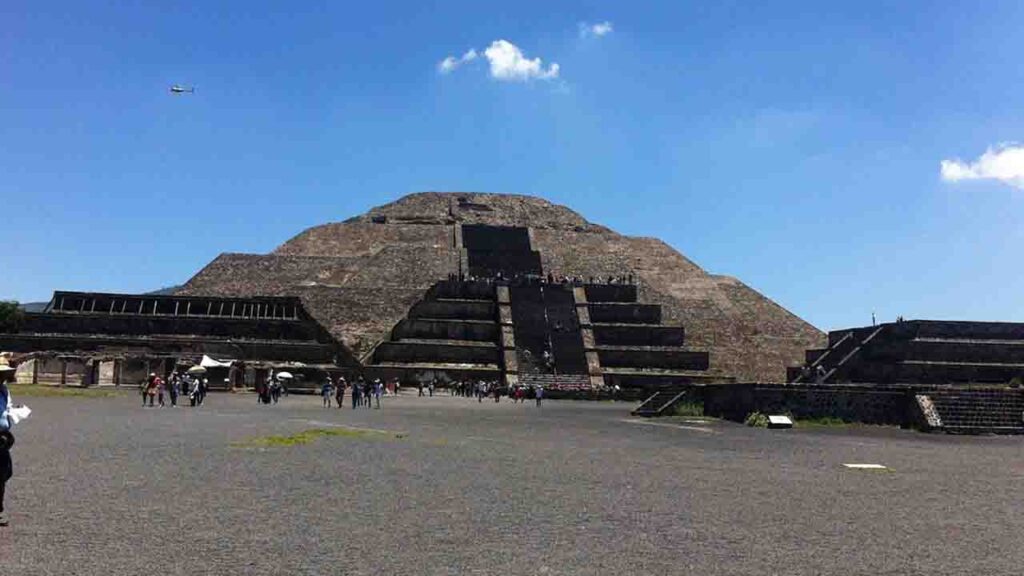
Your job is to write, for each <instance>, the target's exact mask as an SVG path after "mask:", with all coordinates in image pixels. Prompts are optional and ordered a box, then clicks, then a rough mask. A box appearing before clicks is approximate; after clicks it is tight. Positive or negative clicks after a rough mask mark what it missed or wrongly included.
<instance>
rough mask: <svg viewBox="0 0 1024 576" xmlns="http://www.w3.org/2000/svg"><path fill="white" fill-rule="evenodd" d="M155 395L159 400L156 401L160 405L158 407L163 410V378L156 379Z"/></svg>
mask: <svg viewBox="0 0 1024 576" xmlns="http://www.w3.org/2000/svg"><path fill="white" fill-rule="evenodd" d="M156 395H157V398H159V399H160V400H159V401H158V403H159V404H160V407H161V408H163V407H164V406H165V404H164V380H163V378H161V377H159V376H157V377H156Z"/></svg>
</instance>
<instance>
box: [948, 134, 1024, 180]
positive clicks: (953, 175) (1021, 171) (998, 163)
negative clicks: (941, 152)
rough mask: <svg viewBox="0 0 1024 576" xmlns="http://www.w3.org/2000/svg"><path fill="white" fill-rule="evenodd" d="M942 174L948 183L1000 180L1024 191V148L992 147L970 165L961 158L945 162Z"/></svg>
mask: <svg viewBox="0 0 1024 576" xmlns="http://www.w3.org/2000/svg"><path fill="white" fill-rule="evenodd" d="M940 173H941V175H942V179H943V180H945V181H946V182H960V181H961V180H998V181H1000V182H1002V183H1004V184H1008V185H1010V186H1013V187H1014V188H1020V189H1022V190H1024V146H1022V145H1020V144H1015V143H1006V144H1000V145H998V146H996V147H990V148H989V149H988V150H986V151H985V153H984V154H982V155H981V157H980V158H978V159H977V160H975V161H974V162H970V163H968V162H964V161H962V160H960V159H959V158H955V159H953V160H943V161H942V163H941V165H940Z"/></svg>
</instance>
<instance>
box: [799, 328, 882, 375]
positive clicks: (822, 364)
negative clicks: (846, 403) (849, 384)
mask: <svg viewBox="0 0 1024 576" xmlns="http://www.w3.org/2000/svg"><path fill="white" fill-rule="evenodd" d="M884 328H885V326H884V325H882V326H878V327H877V328H874V329H873V330H871V331H870V332H869V333H867V334H866V335H864V334H858V332H864V331H863V330H861V331H853V330H851V331H850V332H847V333H846V334H845V335H843V336H842V337H841V338H839V339H838V340H837V341H836V342H835V343H834V344H832V345H831V346H829V347H828V348H827V349H825V350H823V351H821V353H820V355H819V356H818V357H817V358H816V359H815V360H814V361H813V362H811V363H809V364H807V368H808V369H807V370H803V369H802V368H794V369H792V370H791V371H790V374H789V376H790V377H789V382H790V383H791V384H800V383H804V382H809V381H815V380H816V381H817V382H818V383H825V382H834V381H835V378H836V376H837V374H838V373H839V372H840V371H841V370H842V369H843V367H844V366H846V365H847V364H848V363H849V362H850V360H851V359H852V358H854V357H855V356H857V354H858V353H859V352H861V350H862V349H864V348H865V347H866V346H867V345H868V344H870V343H871V341H872V340H874V339H875V338H876V337H878V335H879V334H881V333H882V331H883V329H884Z"/></svg>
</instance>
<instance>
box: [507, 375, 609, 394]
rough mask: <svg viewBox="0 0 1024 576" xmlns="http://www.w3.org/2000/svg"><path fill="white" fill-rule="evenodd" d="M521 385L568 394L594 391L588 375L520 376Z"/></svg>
mask: <svg viewBox="0 0 1024 576" xmlns="http://www.w3.org/2000/svg"><path fill="white" fill-rule="evenodd" d="M519 384H520V385H522V386H540V387H542V388H544V389H545V390H559V391H566V392H589V391H590V390H592V389H593V387H592V386H591V384H590V376H588V375H587V374H520V375H519Z"/></svg>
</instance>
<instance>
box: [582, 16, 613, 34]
mask: <svg viewBox="0 0 1024 576" xmlns="http://www.w3.org/2000/svg"><path fill="white" fill-rule="evenodd" d="M613 30H614V28H613V27H612V23H611V22H609V21H607V20H605V21H604V22H598V23H597V24H591V23H589V22H580V38H590V37H591V36H596V37H598V38H600V37H601V36H604V35H606V34H611V33H612V31H613Z"/></svg>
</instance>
